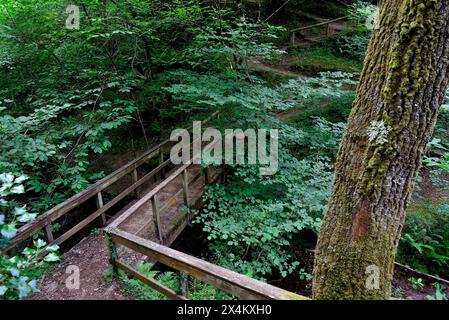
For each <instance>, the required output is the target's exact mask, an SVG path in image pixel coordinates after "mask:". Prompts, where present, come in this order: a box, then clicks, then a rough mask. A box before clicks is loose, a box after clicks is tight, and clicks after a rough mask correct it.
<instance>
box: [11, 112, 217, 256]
mask: <svg viewBox="0 0 449 320" xmlns="http://www.w3.org/2000/svg"><path fill="white" fill-rule="evenodd" d="M218 115H219V112H218V111H217V112H215V113H213V114H212V115H211V116H210V117H209V118H207V119H206V120H204V121H203V122H208V121H210V120H211V119H212V118H214V117H217V116H218ZM190 129H191V128H190ZM174 143H175V142H172V141H170V140H165V141H163V142H162V143H160V144H159V145H157V146H155V147H153V148H151V149H150V150H148V151H147V152H145V153H144V154H143V155H141V156H140V157H138V158H137V159H135V160H133V161H131V162H129V163H128V164H126V165H124V166H122V167H121V168H119V169H117V170H116V171H114V172H112V173H111V174H109V175H108V176H106V177H104V178H103V179H101V180H99V181H98V182H96V183H94V184H93V185H91V186H90V187H89V188H87V189H85V190H84V191H82V192H80V193H78V194H76V195H74V196H73V197H71V198H69V199H67V200H66V201H64V202H62V203H60V204H59V205H57V206H55V207H53V208H52V209H50V210H48V211H47V212H45V213H44V214H42V215H40V216H39V217H37V218H36V219H35V220H34V221H32V222H30V223H28V224H26V225H24V226H22V227H21V228H19V230H18V231H17V234H16V235H15V236H14V237H13V238H12V239H11V241H10V243H9V244H8V245H7V246H6V247H5V248H4V249H3V252H8V251H10V250H11V249H13V248H15V247H17V246H18V245H19V244H21V243H22V242H24V241H25V240H27V239H29V238H30V237H31V236H32V235H34V234H35V233H37V232H39V231H41V230H42V229H44V230H45V234H46V236H47V240H48V245H54V244H58V245H59V244H61V243H63V242H65V241H67V240H68V239H69V238H71V237H72V236H73V235H75V234H76V233H78V232H79V231H80V230H82V229H83V228H85V227H87V226H88V225H89V224H90V223H91V222H93V221H94V220H95V219H97V218H99V217H101V219H102V223H103V225H104V226H105V225H106V224H108V223H109V222H110V221H107V219H106V215H105V213H106V211H108V210H110V209H111V208H112V207H113V206H114V205H116V204H117V203H119V202H120V201H121V200H123V199H124V198H125V197H126V196H128V195H129V194H131V193H133V192H138V188H139V187H140V186H142V185H143V184H144V183H146V182H148V181H150V179H151V178H153V177H155V176H156V175H157V174H159V173H163V172H164V170H165V168H166V167H167V166H168V165H169V164H170V163H171V162H170V160H164V152H166V151H167V150H169V148H170V147H171V146H172V145H173V144H174ZM156 157H158V159H159V165H158V167H156V168H155V169H154V170H152V171H151V172H149V173H147V174H145V175H144V176H143V177H141V178H139V177H138V171H137V169H138V168H139V167H140V166H142V165H143V164H144V163H145V162H146V161H148V160H149V159H152V158H156ZM130 174H131V175H132V182H133V183H132V185H131V186H129V187H127V188H126V189H124V190H122V191H121V192H120V193H119V194H118V195H117V196H115V197H114V198H113V199H112V200H110V201H109V202H107V203H104V199H103V194H102V191H103V190H104V189H106V188H107V187H109V186H111V185H112V184H113V183H115V182H117V181H118V180H120V179H121V178H123V177H124V176H126V175H130ZM93 197H95V198H96V203H97V210H96V211H94V212H92V213H91V214H89V215H88V216H87V217H86V218H85V219H84V220H82V221H81V222H79V223H78V224H76V225H75V226H73V227H72V228H70V229H69V230H68V231H66V232H65V233H63V234H62V235H60V236H59V237H58V238H56V239H54V235H53V231H52V227H51V226H52V223H54V222H55V221H56V220H57V219H59V218H61V217H62V216H64V215H66V214H67V213H68V212H70V211H71V210H73V209H75V208H77V207H79V206H81V205H82V204H84V203H86V201H88V200H90V199H92V198H93Z"/></svg>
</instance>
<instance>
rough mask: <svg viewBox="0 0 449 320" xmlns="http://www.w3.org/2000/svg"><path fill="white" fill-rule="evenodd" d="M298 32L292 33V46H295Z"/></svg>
mask: <svg viewBox="0 0 449 320" xmlns="http://www.w3.org/2000/svg"><path fill="white" fill-rule="evenodd" d="M295 38H296V32H295V31H293V32H292V46H295V41H296V39H295Z"/></svg>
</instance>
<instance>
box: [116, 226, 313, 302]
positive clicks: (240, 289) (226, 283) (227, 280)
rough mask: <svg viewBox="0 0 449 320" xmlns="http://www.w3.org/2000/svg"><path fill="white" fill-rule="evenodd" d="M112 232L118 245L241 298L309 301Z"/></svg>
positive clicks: (172, 251) (126, 235)
mask: <svg viewBox="0 0 449 320" xmlns="http://www.w3.org/2000/svg"><path fill="white" fill-rule="evenodd" d="M109 233H110V236H111V237H112V239H113V240H114V241H115V242H116V243H118V244H121V245H124V246H125V247H128V248H130V249H133V250H135V251H137V252H139V253H141V254H144V255H146V256H148V257H150V258H152V259H155V260H157V261H159V262H160V263H163V264H165V265H167V266H169V267H171V268H173V269H176V270H178V271H181V272H184V273H186V274H188V275H190V276H192V277H194V278H196V279H199V280H201V281H203V282H205V283H208V284H210V285H212V286H214V287H215V288H218V289H220V290H223V291H225V292H228V293H230V294H232V295H234V296H237V297H239V298H241V299H275V300H309V299H308V298H307V297H304V296H300V295H297V294H295V293H292V292H289V291H286V290H283V289H280V288H277V287H275V286H272V285H269V284H267V283H264V282H261V281H258V280H255V279H252V278H249V277H247V276H245V275H242V274H239V273H237V272H234V271H231V270H228V269H225V268H222V267H220V266H217V265H214V264H212V263H209V262H207V261H204V260H201V259H198V258H195V257H192V256H189V255H187V254H185V253H182V252H179V251H176V250H173V249H171V248H168V247H166V246H163V245H160V244H157V243H155V242H153V241H150V240H146V239H142V238H140V237H138V236H135V235H133V234H130V233H127V232H124V231H121V230H118V229H109Z"/></svg>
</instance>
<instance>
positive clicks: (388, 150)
mask: <svg viewBox="0 0 449 320" xmlns="http://www.w3.org/2000/svg"><path fill="white" fill-rule="evenodd" d="M380 7H381V10H380V19H381V21H380V27H379V28H378V29H377V30H374V31H373V36H372V39H371V41H370V45H369V47H368V51H367V55H366V59H365V65H364V69H363V72H362V76H361V81H360V85H359V88H358V90H357V97H356V100H355V102H354V105H353V110H352V113H351V115H350V118H349V122H348V126H347V129H346V132H345V135H344V138H343V142H342V144H341V146H340V151H339V155H338V159H337V162H336V165H335V177H334V184H333V191H332V195H331V198H330V201H329V205H328V210H327V213H326V215H325V217H324V220H323V224H322V227H321V230H320V234H319V237H318V244H317V252H316V257H315V267H314V288H313V294H314V298H315V299H386V298H389V297H390V295H391V282H392V278H393V268H394V259H395V254H396V248H397V245H398V241H399V239H400V233H401V229H402V226H403V224H404V221H405V218H406V212H405V208H406V205H407V201H408V200H409V198H410V195H411V193H412V191H413V188H414V184H415V180H416V176H417V173H418V171H419V167H420V164H421V161H422V157H423V155H424V153H425V149H426V146H427V144H428V142H429V141H430V139H431V137H432V133H433V128H434V126H435V122H436V119H437V116H438V111H439V108H440V106H441V104H442V102H443V99H444V95H445V92H446V90H447V86H448V59H449V41H448V40H449V23H448V22H449V0H383V1H381V3H380Z"/></svg>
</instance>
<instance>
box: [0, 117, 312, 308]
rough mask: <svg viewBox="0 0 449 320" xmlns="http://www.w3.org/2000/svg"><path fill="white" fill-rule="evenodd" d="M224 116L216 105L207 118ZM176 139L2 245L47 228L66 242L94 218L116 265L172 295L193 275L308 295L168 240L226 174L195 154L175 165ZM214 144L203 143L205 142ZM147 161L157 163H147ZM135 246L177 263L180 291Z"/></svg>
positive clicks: (257, 295)
mask: <svg viewBox="0 0 449 320" xmlns="http://www.w3.org/2000/svg"><path fill="white" fill-rule="evenodd" d="M218 116H219V114H218V112H217V113H215V114H213V115H212V116H211V117H210V118H209V119H207V120H206V121H209V120H210V119H211V118H213V117H218ZM206 121H203V122H206ZM174 144H175V142H173V141H169V140H166V141H164V142H162V143H161V144H159V145H158V146H156V147H154V148H152V149H150V150H148V151H147V152H145V153H144V154H143V155H142V156H140V157H138V158H137V159H135V160H133V161H131V162H130V163H128V164H126V165H124V166H123V167H121V168H120V169H118V170H116V171H114V172H112V173H111V174H110V175H108V176H106V177H105V178H103V179H101V180H100V181H98V182H97V183H95V184H93V185H92V186H90V187H89V188H87V189H86V190H84V191H82V192H80V193H78V194H76V195H75V196H73V197H71V198H70V199H68V200H66V201H64V202H63V203H61V204H59V205H57V206H55V207H54V208H52V209H50V210H49V211H47V212H45V213H44V214H43V215H41V216H39V217H38V218H37V219H36V220H34V221H33V222H31V223H28V224H26V225H24V226H23V227H22V228H20V229H19V230H18V233H17V234H16V236H15V237H14V238H13V239H12V241H11V243H10V244H9V245H8V246H7V247H6V249H5V250H4V251H5V252H7V251H10V250H13V249H14V248H16V247H18V246H19V245H20V244H22V243H24V242H26V241H27V240H28V239H30V238H31V237H32V236H33V235H35V234H36V233H38V232H40V231H42V230H43V231H44V232H45V234H46V237H47V240H48V245H54V244H57V245H60V244H63V243H65V242H68V240H69V239H72V238H74V237H76V236H78V237H79V234H80V233H81V234H82V233H83V231H84V230H86V229H87V228H88V227H89V226H91V225H92V224H93V223H98V222H99V223H101V225H102V226H103V227H104V231H105V234H106V237H107V239H108V241H109V248H110V262H111V264H112V266H113V267H114V269H115V270H117V269H122V270H124V271H125V272H126V273H128V274H129V275H130V276H132V277H135V278H137V279H139V280H140V281H142V282H143V283H145V284H147V285H149V286H151V287H152V288H153V289H155V290H157V291H159V292H160V293H162V294H164V295H165V296H166V297H168V298H170V299H178V300H186V299H188V285H187V283H188V281H187V280H188V277H193V278H196V279H198V280H200V281H203V282H205V283H207V284H209V285H212V286H214V287H215V288H217V289H219V290H222V291H225V292H227V293H229V294H232V295H233V296H235V297H238V298H240V299H283V300H304V299H307V298H306V297H303V296H299V295H297V294H295V293H292V292H288V291H285V290H283V289H280V288H277V287H274V286H272V285H269V284H266V283H264V282H261V281H258V280H255V279H252V278H249V277H247V276H244V275H241V274H238V273H236V272H233V271H230V270H227V269H225V268H222V267H219V266H217V265H214V264H211V263H209V262H206V261H204V260H201V259H198V258H195V257H193V256H189V255H187V254H185V253H182V252H180V251H176V250H173V249H171V248H170V245H171V244H172V243H173V241H174V240H175V239H176V238H177V237H178V236H179V234H180V233H181V232H182V231H183V230H184V229H185V227H186V226H187V225H189V224H190V221H191V215H190V210H191V209H193V208H199V207H200V206H201V196H202V194H203V193H204V190H205V186H206V185H207V184H209V183H214V182H216V181H218V180H220V178H221V177H222V173H223V169H222V167H214V168H202V167H201V166H200V165H198V164H195V161H193V160H194V157H195V155H193V156H192V158H191V159H190V161H188V162H187V163H185V164H182V165H178V166H174V165H173V164H172V163H171V161H170V160H169V159H168V156H167V155H168V154H169V150H170V148H171V147H172V146H173V145H174ZM211 147H212V145H207V146H202V148H203V150H204V148H211ZM149 161H153V162H155V161H156V162H157V164H153V167H150V168H151V169H149V171H148V170H147V167H148V162H149ZM117 184H118V186H117ZM114 185H116V187H115V189H118V190H120V191H119V193H118V194H117V195H115V196H114V197H112V198H111V199H105V197H104V192H105V191H106V190H107V189H108V188H109V189H110V188H112V187H113V186H114ZM109 194H110V193H108V195H109ZM109 198H110V197H109ZM93 202H95V207H94V208H93V206H92V203H93ZM74 211H75V215H74V214H73V212H74ZM70 216H71V218H70ZM73 216H75V217H76V218H78V219H73ZM80 217H81V218H80ZM64 219H65V220H64ZM67 219H68V220H69V221H71V222H72V225H71V226H70V227H69V228H66V229H65V230H63V231H60V232H59V234H56V235H55V234H54V232H53V228H52V225H53V224H55V223H60V222H61V221H66V222H67ZM74 221H75V222H74ZM65 225H67V223H65ZM84 232H85V231H84ZM130 253H132V254H140V255H143V257H146V258H147V259H149V260H151V261H152V262H159V263H161V264H164V265H167V266H169V267H170V268H172V269H174V270H177V271H178V272H179V273H180V276H181V278H182V279H183V281H181V287H180V288H179V290H178V291H177V292H175V291H174V290H172V289H170V288H167V287H165V286H163V285H162V284H160V283H158V282H157V281H155V280H154V279H150V278H147V277H145V275H143V274H141V273H139V272H138V271H137V270H136V269H134V268H133V266H132V265H130V264H127V262H126V256H127V255H129V254H130ZM42 256H43V254H42V255H41V257H42Z"/></svg>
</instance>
